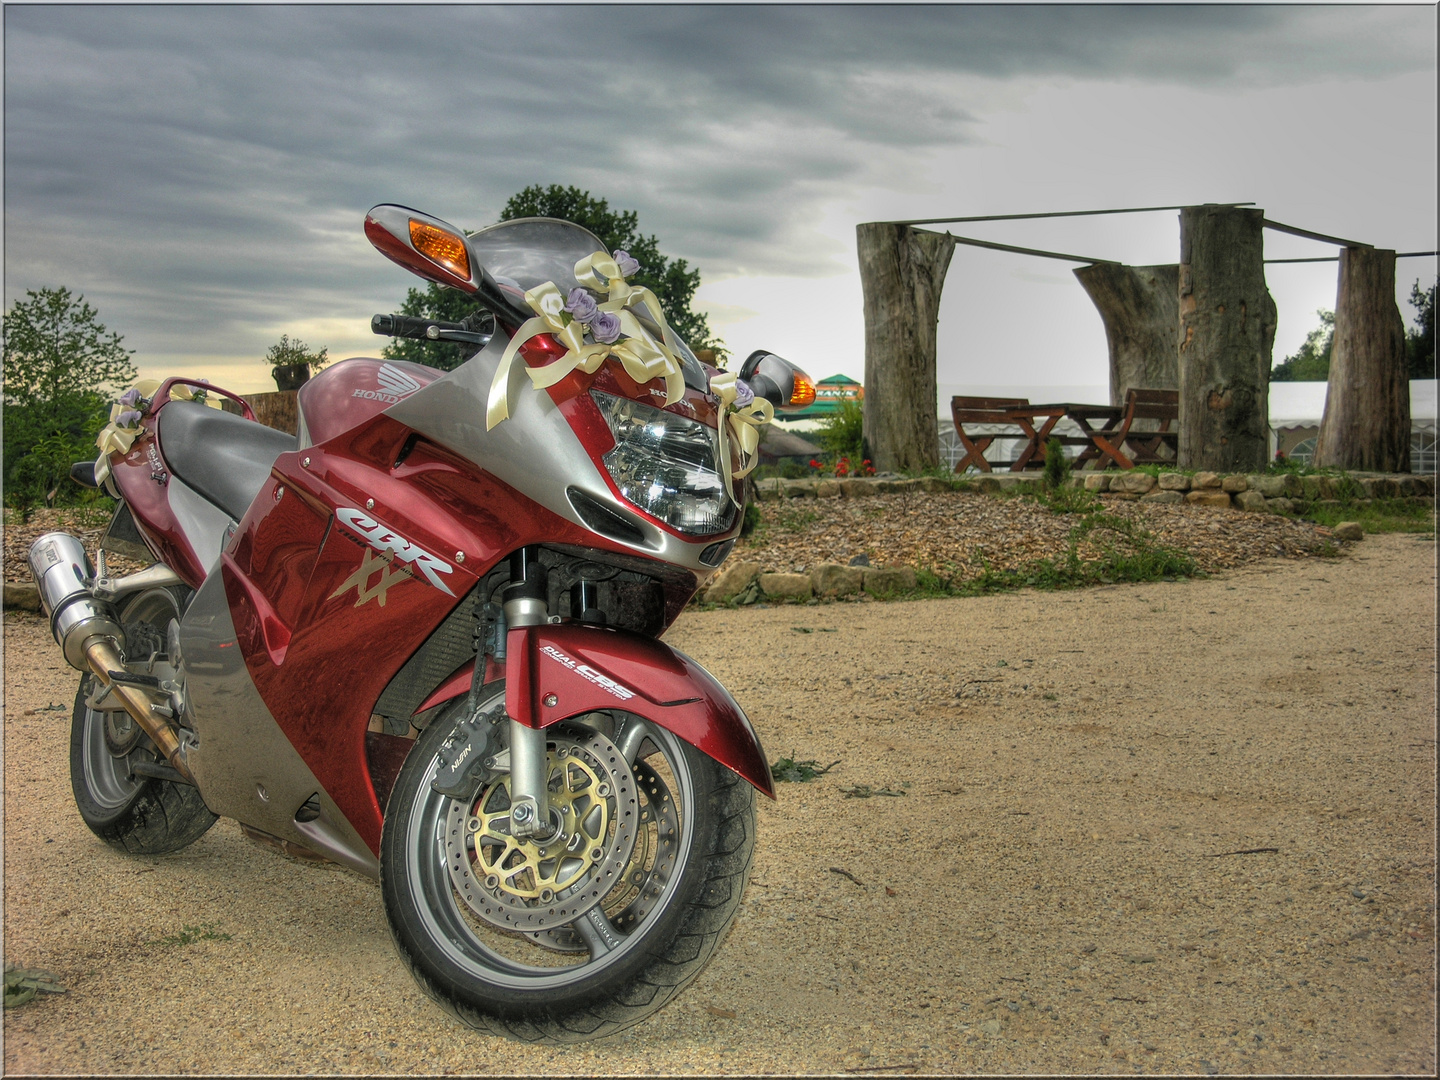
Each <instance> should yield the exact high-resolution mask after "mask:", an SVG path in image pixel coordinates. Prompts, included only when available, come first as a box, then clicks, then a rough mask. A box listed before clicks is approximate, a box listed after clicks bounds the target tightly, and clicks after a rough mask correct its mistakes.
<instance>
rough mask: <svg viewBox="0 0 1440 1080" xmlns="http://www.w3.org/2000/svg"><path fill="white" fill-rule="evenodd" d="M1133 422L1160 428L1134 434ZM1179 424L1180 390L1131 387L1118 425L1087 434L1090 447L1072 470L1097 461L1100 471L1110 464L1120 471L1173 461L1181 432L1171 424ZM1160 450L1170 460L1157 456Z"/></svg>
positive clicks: (1077, 460)
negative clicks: (1164, 450) (1155, 423)
mask: <svg viewBox="0 0 1440 1080" xmlns="http://www.w3.org/2000/svg"><path fill="white" fill-rule="evenodd" d="M1136 420H1155V421H1158V422H1159V428H1158V430H1155V431H1134V430H1132V425H1133V424H1134V423H1135V421H1136ZM1179 422H1180V391H1179V390H1151V389H1148V388H1144V387H1132V388H1131V389H1129V390H1126V391H1125V410H1124V412H1122V413H1121V414H1120V418H1119V420H1118V422H1116V423H1114V424H1113V425H1110V426H1106V427H1104V428H1099V429H1097V430H1095V431H1091V432H1089V436H1090V442H1091V446H1090V447H1089V448H1088V449H1086V450H1085V451H1084V452H1083V453H1082V454H1081V455H1080V457H1079V458H1077V459H1076V461H1075V467H1076V468H1083V467H1084V464H1085V462H1087V461H1093V460H1095V459H1096V458H1099V459H1101V461H1102V462H1103V464H1102V465H1101V467H1102V468H1107V467H1108V466H1109V464H1110V463H1111V462H1113V463H1114V464H1116V465H1118V466H1119V467H1120V468H1122V469H1133V468H1134V467H1135V466H1136V465H1153V464H1164V463H1167V462H1173V461H1174V460H1175V454H1176V453H1177V452H1178V450H1179V443H1180V432H1179V431H1178V430H1177V429H1176V428H1174V427H1172V426H1171V425H1178V424H1179ZM1162 447H1168V448H1169V449H1170V451H1171V456H1170V457H1161V456H1160V450H1161V448H1162Z"/></svg>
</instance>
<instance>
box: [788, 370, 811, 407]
mask: <svg viewBox="0 0 1440 1080" xmlns="http://www.w3.org/2000/svg"><path fill="white" fill-rule="evenodd" d="M790 404H791V405H797V406H798V405H813V404H815V384H814V383H812V382H811V381H810V376H808V375H806V374H805V373H804V372H803V371H796V372H795V388H794V389H793V390H791V391H790Z"/></svg>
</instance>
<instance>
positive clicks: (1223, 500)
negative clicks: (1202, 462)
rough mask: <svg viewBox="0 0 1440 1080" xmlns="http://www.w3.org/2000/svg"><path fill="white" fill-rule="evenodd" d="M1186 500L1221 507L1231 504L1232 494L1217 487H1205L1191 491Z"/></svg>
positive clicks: (1198, 504) (1201, 504)
mask: <svg viewBox="0 0 1440 1080" xmlns="http://www.w3.org/2000/svg"><path fill="white" fill-rule="evenodd" d="M1210 475H1212V476H1213V475H1214V474H1213V473H1211V474H1210ZM1185 501H1186V502H1187V503H1193V504H1194V505H1195V506H1211V507H1215V508H1216V509H1220V508H1223V507H1226V506H1229V505H1230V496H1229V495H1227V494H1225V492H1223V491H1220V490H1219V489H1217V488H1204V489H1202V490H1200V491H1191V492H1190V493H1189V494H1188V495H1186V496H1185Z"/></svg>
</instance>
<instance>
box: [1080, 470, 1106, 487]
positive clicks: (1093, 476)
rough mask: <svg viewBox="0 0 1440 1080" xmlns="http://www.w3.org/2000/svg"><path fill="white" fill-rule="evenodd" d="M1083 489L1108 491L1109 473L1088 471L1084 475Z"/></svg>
mask: <svg viewBox="0 0 1440 1080" xmlns="http://www.w3.org/2000/svg"><path fill="white" fill-rule="evenodd" d="M1085 490H1086V491H1109V490H1110V475H1109V473H1098V472H1097V473H1089V474H1087V475H1086V477H1085Z"/></svg>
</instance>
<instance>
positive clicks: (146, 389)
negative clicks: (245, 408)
mask: <svg viewBox="0 0 1440 1080" xmlns="http://www.w3.org/2000/svg"><path fill="white" fill-rule="evenodd" d="M134 389H135V391H136V393H138V394H139V395H140V397H142V398H145V399H146V400H148V399H150V398H152V397H154V396H155V391H156V390H159V389H160V380H159V379H141V380H140V381H139V382H137V383H136V384H135V386H134ZM197 393H198V390H196V389H195V388H194V387H190V386H183V385H182V386H172V387H171V388H170V400H171V401H193V400H194V399H195V395H196V394H197ZM206 404H208V405H210V406H212V407H216V408H218V407H219V404H220V403H219V402H218V401H216V400H215V399H214V398H209V399H207V401H206ZM133 411H136V410H133V409H131V408H130V407H129V406H127V405H125V403H124V402H120V401H117V402H115V404H113V405H111V406H110V422H109V423H108V424H106V425H105V426H104V427H103V428H101V429H100V434H99V435H97V436H95V445H96V446H97V447H98V448H99V450H100V456H99V457H98V458H96V459H95V479H96V481H97V482H98V483H102V484H103V483H104V482H105V478H106V477H107V476H109V475H110V455H111V454H117V453H118V454H128V453H129V452H130V447H131V446H132V445H133V444H134V442H135V440H136V439H137V438H139V436H140V431H141V427H140V425H139V424H134V425H130V426H124V427H122V426H121V424H120V417H121V416H122V415H123V414H125V413H127V412H133ZM139 411H141V412H143V411H144V410H139Z"/></svg>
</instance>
